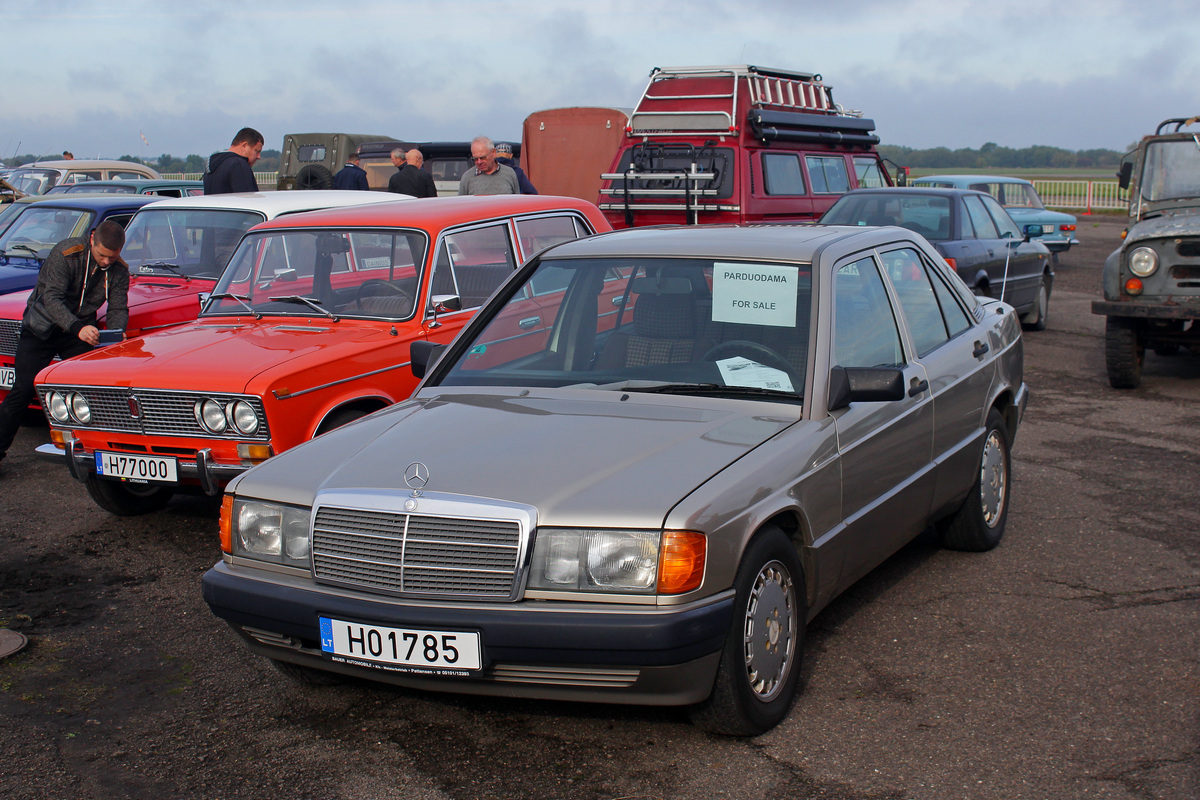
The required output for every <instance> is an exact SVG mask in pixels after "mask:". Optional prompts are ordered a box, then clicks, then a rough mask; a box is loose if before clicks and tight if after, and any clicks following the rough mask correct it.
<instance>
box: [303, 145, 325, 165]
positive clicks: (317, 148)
mask: <svg viewBox="0 0 1200 800" xmlns="http://www.w3.org/2000/svg"><path fill="white" fill-rule="evenodd" d="M296 160H297V161H324V160H325V145H323V144H302V145H300V146H299V147H297V148H296Z"/></svg>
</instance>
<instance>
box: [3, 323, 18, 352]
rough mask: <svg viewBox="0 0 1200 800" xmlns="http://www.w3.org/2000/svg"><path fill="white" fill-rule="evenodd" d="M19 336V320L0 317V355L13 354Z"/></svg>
mask: <svg viewBox="0 0 1200 800" xmlns="http://www.w3.org/2000/svg"><path fill="white" fill-rule="evenodd" d="M20 336H21V320H19V319H0V355H5V356H15V355H16V354H17V339H18V338H20Z"/></svg>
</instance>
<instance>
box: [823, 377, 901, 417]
mask: <svg viewBox="0 0 1200 800" xmlns="http://www.w3.org/2000/svg"><path fill="white" fill-rule="evenodd" d="M904 394H905V393H904V370H902V369H900V368H899V367H840V366H839V367H834V368H833V369H831V370H830V371H829V410H830V411H837V410H838V409H839V408H845V407H846V406H848V405H850V404H851V403H880V402H884V403H887V402H892V401H895V400H903V399H904Z"/></svg>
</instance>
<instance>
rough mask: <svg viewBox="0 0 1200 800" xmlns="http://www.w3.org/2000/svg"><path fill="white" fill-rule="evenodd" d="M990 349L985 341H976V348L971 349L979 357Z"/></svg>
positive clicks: (972, 353)
mask: <svg viewBox="0 0 1200 800" xmlns="http://www.w3.org/2000/svg"><path fill="white" fill-rule="evenodd" d="M987 351H988V346H987V345H986V344H984V343H983V342H975V349H974V350H972V351H971V355H973V356H975V357H976V358H979V357H981V356H983V355H984V354H985V353H987Z"/></svg>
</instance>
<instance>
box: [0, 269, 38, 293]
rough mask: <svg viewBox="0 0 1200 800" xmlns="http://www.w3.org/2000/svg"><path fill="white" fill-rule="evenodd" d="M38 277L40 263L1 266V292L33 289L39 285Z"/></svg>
mask: <svg viewBox="0 0 1200 800" xmlns="http://www.w3.org/2000/svg"><path fill="white" fill-rule="evenodd" d="M17 263H18V264H20V262H17ZM37 277H38V265H37V264H36V263H35V262H30V263H29V264H26V265H23V266H17V265H16V264H14V265H11V266H7V265H6V266H0V294H8V293H9V292H19V291H21V290H22V289H32V288H33V287H34V286H36V285H37Z"/></svg>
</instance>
